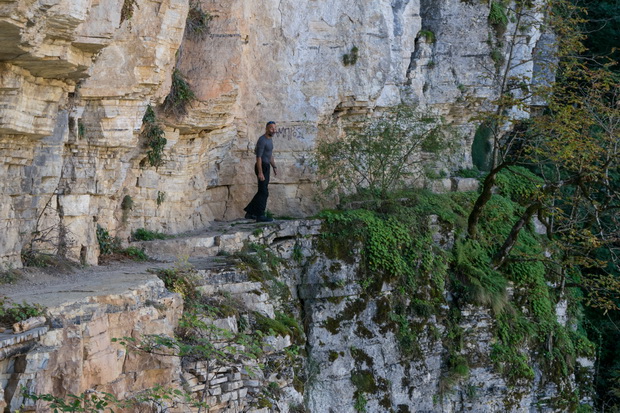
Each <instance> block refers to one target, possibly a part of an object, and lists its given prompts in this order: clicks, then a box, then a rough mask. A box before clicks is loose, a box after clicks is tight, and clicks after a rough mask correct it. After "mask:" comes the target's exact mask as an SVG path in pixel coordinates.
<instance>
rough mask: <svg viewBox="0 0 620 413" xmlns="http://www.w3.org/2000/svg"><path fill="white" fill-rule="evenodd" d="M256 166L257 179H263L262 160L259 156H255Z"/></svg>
mask: <svg viewBox="0 0 620 413" xmlns="http://www.w3.org/2000/svg"><path fill="white" fill-rule="evenodd" d="M256 168H257V169H258V180H259V181H264V180H265V175H263V160H262V159H261V157H260V156H257V157H256Z"/></svg>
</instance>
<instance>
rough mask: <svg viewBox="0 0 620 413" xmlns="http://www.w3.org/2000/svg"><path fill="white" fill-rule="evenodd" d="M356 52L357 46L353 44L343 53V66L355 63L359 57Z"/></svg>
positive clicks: (357, 51) (357, 50)
mask: <svg viewBox="0 0 620 413" xmlns="http://www.w3.org/2000/svg"><path fill="white" fill-rule="evenodd" d="M358 53H359V49H358V48H357V46H353V47H352V48H351V51H350V52H349V53H345V54H344V55H342V63H343V64H344V65H345V66H349V65H354V64H355V63H357V59H358V57H359V55H358Z"/></svg>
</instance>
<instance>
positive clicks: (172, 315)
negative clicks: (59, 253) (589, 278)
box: [0, 220, 592, 413]
mask: <svg viewBox="0 0 620 413" xmlns="http://www.w3.org/2000/svg"><path fill="white" fill-rule="evenodd" d="M322 225H323V223H322V222H321V221H320V220H298V221H281V222H279V223H277V224H274V225H271V226H266V227H262V228H261V229H260V231H257V228H256V226H254V225H246V226H243V225H241V226H236V227H234V228H233V227H228V228H226V230H222V231H221V232H220V233H218V234H215V235H207V234H200V235H195V236H193V237H186V238H178V239H171V240H164V241H151V242H143V243H142V245H141V246H142V247H143V248H145V249H146V251H148V252H149V254H150V255H151V256H154V257H158V258H159V259H162V260H165V259H169V258H171V257H174V256H175V255H176V254H178V253H180V252H181V253H190V254H191V256H192V258H191V259H190V262H191V263H192V264H193V265H194V268H195V271H196V272H195V275H196V278H195V279H194V282H195V283H196V286H197V290H198V291H200V293H201V295H202V297H203V300H206V301H203V304H206V305H207V306H208V307H209V308H210V311H212V312H213V314H218V316H211V317H210V318H209V319H208V320H203V321H205V322H206V323H208V324H209V325H210V327H209V330H203V331H202V333H204V334H207V335H206V336H204V337H208V338H209V342H210V343H212V344H213V345H214V346H215V347H214V350H215V351H213V350H210V351H209V355H206V353H201V354H203V355H202V356H199V355H198V356H197V354H194V353H192V352H191V351H189V352H188V354H186V356H185V357H182V358H179V357H175V356H172V355H173V354H179V348H177V347H175V346H170V347H166V346H157V345H152V344H151V345H144V344H139V345H130V346H129V347H126V346H123V345H121V343H120V342H119V341H121V340H119V341H116V342H114V341H113V339H115V338H117V339H122V338H123V337H130V338H133V339H135V340H136V342H135V343H140V342H141V341H142V340H143V339H145V337H147V336H148V335H151V334H156V335H158V336H159V337H164V338H166V337H168V338H169V337H172V335H173V330H174V329H175V327H178V326H179V318H180V317H181V311H182V307H183V305H182V304H183V303H182V301H181V299H180V297H179V295H178V294H171V293H169V292H168V291H167V290H165V289H164V288H163V283H162V281H160V280H159V279H157V278H156V277H155V276H154V275H152V274H151V275H148V274H146V273H144V274H141V273H140V272H137V274H133V275H129V276H128V275H126V274H128V272H127V271H123V272H121V273H119V274H118V275H117V277H123V278H128V279H129V280H130V281H129V282H131V283H133V285H132V286H131V288H127V291H126V292H115V293H114V292H110V291H105V289H102V290H99V289H97V288H93V286H92V285H91V286H90V289H93V290H96V291H92V292H91V293H90V294H84V295H85V296H86V297H85V298H81V299H75V298H74V297H71V295H70V294H68V293H71V291H61V292H59V293H58V295H60V296H61V297H64V298H65V299H64V300H61V303H56V304H55V305H54V306H52V307H50V308H49V312H48V315H47V322H46V324H45V325H44V326H41V327H38V328H34V329H31V330H29V331H26V332H23V333H19V334H12V332H10V331H9V332H5V333H0V409H1V408H2V407H3V406H4V407H5V408H6V409H7V410H6V411H15V410H16V409H18V408H20V406H21V405H22V403H24V406H23V407H21V410H20V411H33V410H36V411H47V410H46V408H45V406H47V405H46V403H45V402H43V401H40V402H37V403H36V404H35V403H33V402H32V401H30V400H24V399H23V397H22V391H21V390H20V389H21V387H22V386H23V387H25V388H26V389H27V390H28V391H30V392H33V393H36V394H53V395H54V396H57V397H60V398H61V399H64V400H65V401H67V402H70V401H71V399H70V398H69V396H68V395H69V394H71V393H72V394H77V395H80V394H82V393H83V392H85V394H86V395H91V396H92V395H99V396H100V397H103V395H104V394H105V393H103V392H108V393H112V394H113V395H115V396H116V397H117V398H119V399H121V400H126V401H127V400H134V401H137V402H138V403H137V405H132V407H131V408H129V409H126V410H122V409H120V410H119V409H118V408H117V407H118V406H117V405H115V404H111V405H110V407H112V408H114V409H115V411H128V412H129V411H145V412H146V411H149V412H150V411H173V412H190V411H194V412H195V411H200V410H199V408H198V407H197V406H191V405H190V404H188V403H187V402H185V403H182V402H183V400H184V399H183V398H180V400H178V399H179V398H176V397H175V395H174V394H173V393H170V395H171V396H172V397H170V398H169V399H155V398H154V396H153V395H154V394H157V393H152V391H153V389H155V388H156V386H158V385H160V386H163V388H165V389H176V390H178V391H179V392H180V394H182V393H185V392H187V393H188V394H190V395H192V396H193V400H201V401H203V402H205V403H207V404H208V405H209V410H208V411H210V412H212V413H233V412H253V413H268V412H298V413H303V412H313V413H333V412H347V413H353V412H401V413H405V412H467V411H473V412H480V413H483V412H488V413H491V412H564V411H573V410H572V409H574V408H575V406H577V405H579V404H580V403H583V404H584V405H587V404H588V403H590V401H589V399H588V397H589V394H588V392H587V388H588V381H589V380H591V379H592V371H591V368H592V363H591V360H588V359H586V358H577V359H576V360H575V362H574V364H571V362H569V365H570V366H571V367H569V368H568V370H567V371H566V372H561V368H560V367H559V366H558V365H545V356H543V355H541V354H540V353H539V350H540V349H538V350H537V349H536V348H534V347H529V346H528V345H524V346H523V347H520V348H519V349H518V352H519V354H520V355H522V357H523V362H524V363H525V365H527V366H532V368H533V372H534V374H533V375H532V377H529V378H525V377H518V378H516V379H515V376H514V375H513V373H514V372H511V371H509V370H503V371H502V370H501V369H500V368H499V365H498V364H497V360H495V361H493V353H494V352H495V350H494V347H495V345H497V343H498V334H499V333H498V329H499V328H500V327H499V323H498V319H497V317H498V315H497V314H494V312H493V310H492V309H491V308H488V307H486V306H482V305H472V304H466V303H459V302H458V300H457V298H456V297H455V296H454V295H453V294H454V292H453V291H450V289H449V288H444V287H443V286H442V287H441V290H440V291H439V293H440V295H439V296H438V297H436V299H434V300H432V299H429V300H428V301H425V302H424V303H422V302H421V301H420V300H419V298H416V297H409V298H407V300H406V302H405V303H404V304H403V305H405V306H410V305H414V304H415V305H417V306H418V307H419V308H420V309H422V308H423V306H420V305H421V304H426V305H427V307H429V306H434V307H436V309H437V311H435V310H433V311H430V313H429V311H428V308H427V310H426V311H419V312H418V314H417V315H416V314H413V313H408V314H407V315H406V316H404V315H403V313H402V311H401V310H399V309H398V306H399V305H400V304H399V300H400V299H399V298H398V297H399V294H400V292H399V291H400V290H401V289H402V288H404V287H405V286H403V285H402V284H401V283H399V282H397V281H395V280H389V279H387V278H385V277H384V276H385V274H381V273H373V274H366V275H364V272H363V270H361V266H362V265H363V264H362V263H361V259H360V252H359V251H353V252H352V253H350V252H347V253H346V254H345V256H343V257H340V258H337V257H334V251H333V250H331V251H326V250H325V244H324V242H325V239H326V233H325V227H324V226H323V228H322ZM445 235H446V236H447V238H446V237H444V236H441V235H439V234H438V236H437V240H438V243H444V242H446V241H448V242H449V239H450V238H452V239H453V235H454V234H451V235H450V233H449V232H448V233H446V234H445ZM246 241H249V242H251V243H252V245H253V246H254V247H253V248H254V250H252V249H249V250H248V249H247V247H248V245H247V243H246ZM444 258H445V257H444ZM442 259H443V258H442ZM133 271H134V273H135V272H136V271H135V269H134V270H133ZM171 271H172V272H175V271H176V272H177V275H178V274H179V272H178V271H179V267H178V265H177V266H175V267H171ZM129 274H131V273H129ZM368 275H369V276H371V277H372V279H374V280H376V281H378V283H377V284H376V286H375V287H372V286H371V287H369V284H368V283H367V281H368V279H367V278H365V277H366V276H368ZM433 276H434V275H433V274H431V275H430V277H433ZM105 277H108V279H110V275H109V274H105ZM105 277H104V279H105ZM102 282H104V283H105V282H106V281H102ZM417 282H419V290H420V291H431V290H432V289H433V288H434V287H433V286H432V283H433V281H432V280H431V279H425V278H424V277H418V280H417ZM108 283H110V281H108ZM85 289H89V288H85ZM181 290H182V291H184V292H185V293H186V294H187V292H188V290H187V289H185V290H183V288H181ZM72 294H75V292H73V293H72ZM509 294H510V300H511V301H514V302H519V299H518V298H515V296H516V295H517V294H516V291H515V289H511V291H509ZM416 300H417V301H416ZM186 304H187V302H186ZM563 304H566V303H562V302H561V300H560V301H559V302H558V303H557V304H556V303H553V305H554V306H555V308H556V311H558V315H559V316H560V317H559V318H561V319H562V320H561V321H562V323H565V324H566V323H571V322H572V318H571V317H573V316H572V315H569V314H567V313H566V311H565V310H566V308H565V306H564V307H563ZM531 317H533V320H535V315H533V314H532V315H531ZM188 321H191V317H190V319H186V320H185V323H186V324H187V322H188ZM184 328H185V329H187V327H184ZM174 331H175V332H176V333H177V334H183V328H182V329H176V330H174ZM224 332H228V333H227V334H228V335H226V334H224ZM406 337H410V338H411V337H413V340H410V341H408V342H407V340H405V338H406ZM199 338H203V336H201V335H200V334H198V333H197V332H194V334H193V335H192V336H191V338H190V339H189V340H188V341H186V342H187V343H188V344H190V345H191V344H194V345H199V344H200V341H199ZM124 341H126V342H127V341H128V339H124ZM145 343H148V341H145ZM203 351H204V350H203ZM249 354H253V355H252V356H248V355H249ZM567 357H570V356H568V355H567ZM455 360H460V361H459V362H458V363H455ZM459 363H460V364H459ZM457 365H460V366H465V367H461V368H458V367H457ZM160 394H161V393H160ZM2 396H4V397H2ZM175 398H176V399H177V400H178V401H179V403H176V404H174V403H173V400H175ZM163 409H169V410H163ZM202 411H204V409H203V410H202Z"/></svg>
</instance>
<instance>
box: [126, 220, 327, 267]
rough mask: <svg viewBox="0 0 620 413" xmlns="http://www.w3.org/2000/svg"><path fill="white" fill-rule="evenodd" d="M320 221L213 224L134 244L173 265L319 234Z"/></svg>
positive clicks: (157, 258) (133, 244)
mask: <svg viewBox="0 0 620 413" xmlns="http://www.w3.org/2000/svg"><path fill="white" fill-rule="evenodd" d="M320 228H321V220H318V219H314V220H292V221H273V222H270V223H254V222H253V221H249V220H243V221H233V222H214V223H212V225H211V226H210V227H209V229H208V230H204V231H200V232H197V233H191V234H186V235H184V236H182V237H178V238H171V239H165V240H154V241H138V242H132V243H131V245H132V246H135V247H138V248H140V249H142V250H144V252H145V253H146V254H147V255H148V256H149V257H151V258H153V259H156V260H159V261H165V262H174V261H178V260H179V259H181V258H183V257H187V258H189V259H191V260H194V259H199V258H204V257H213V256H216V255H217V254H218V253H222V252H227V253H233V252H236V251H240V250H241V249H242V248H243V247H244V246H245V245H246V244H247V243H258V244H264V245H272V244H274V243H277V242H278V241H279V240H283V239H290V238H294V237H303V236H307V235H317V234H318V233H319V232H320Z"/></svg>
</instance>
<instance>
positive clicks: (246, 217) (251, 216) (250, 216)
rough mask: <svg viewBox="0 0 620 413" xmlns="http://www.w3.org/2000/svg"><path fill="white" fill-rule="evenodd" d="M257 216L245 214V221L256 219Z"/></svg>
mask: <svg viewBox="0 0 620 413" xmlns="http://www.w3.org/2000/svg"><path fill="white" fill-rule="evenodd" d="M256 218H257V217H256V215H252V214H250V213H249V212H246V213H245V219H256Z"/></svg>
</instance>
